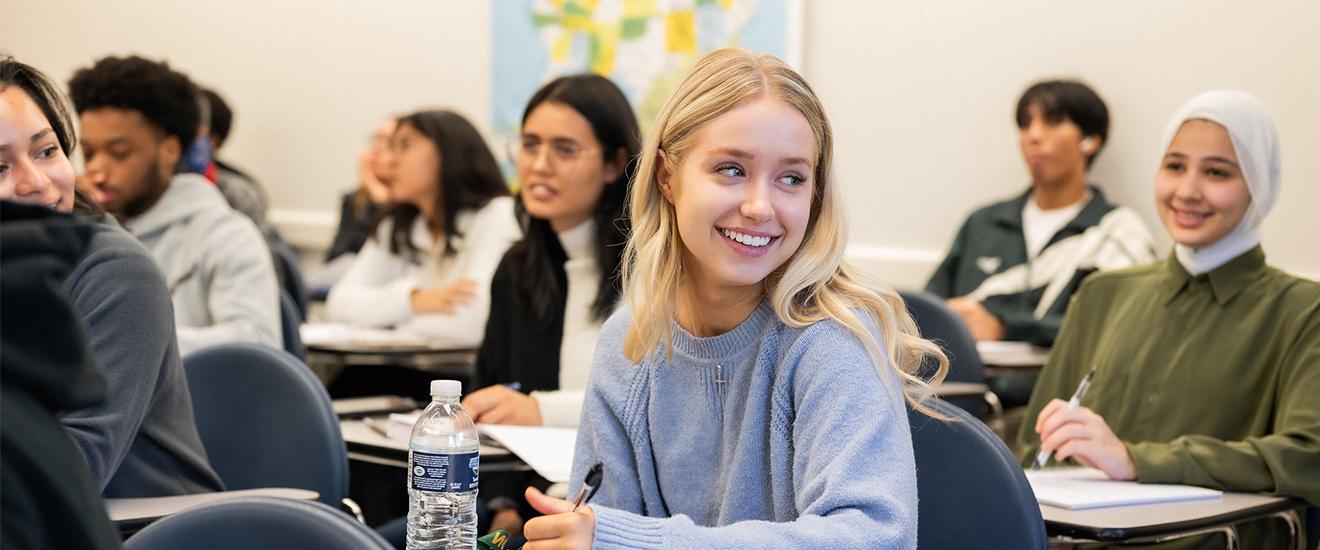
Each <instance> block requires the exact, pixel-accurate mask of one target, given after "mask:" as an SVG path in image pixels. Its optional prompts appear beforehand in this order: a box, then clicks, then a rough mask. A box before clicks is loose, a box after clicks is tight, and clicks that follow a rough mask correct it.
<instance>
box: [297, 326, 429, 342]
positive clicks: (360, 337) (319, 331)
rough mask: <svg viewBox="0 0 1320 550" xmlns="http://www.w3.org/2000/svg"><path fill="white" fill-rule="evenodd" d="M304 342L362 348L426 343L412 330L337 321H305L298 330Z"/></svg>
mask: <svg viewBox="0 0 1320 550" xmlns="http://www.w3.org/2000/svg"><path fill="white" fill-rule="evenodd" d="M299 335H300V336H301V337H302V341H303V343H304V344H307V345H309V346H335V345H348V346H359V347H363V348H371V347H391V346H417V347H423V346H426V345H428V342H427V340H426V339H425V338H423V337H421V336H419V335H417V334H414V333H412V332H408V331H404V330H397V329H384V328H369V327H357V326H352V325H342V324H337V323H307V324H304V325H302V327H300V330H299Z"/></svg>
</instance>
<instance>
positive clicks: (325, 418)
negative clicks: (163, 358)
mask: <svg viewBox="0 0 1320 550" xmlns="http://www.w3.org/2000/svg"><path fill="white" fill-rule="evenodd" d="M183 366H184V370H185V371H186V373H187V378H188V391H189V392H190V393H191V394H192V402H193V414H194V416H195V418H196V420H197V432H198V435H200V436H201V439H202V446H203V447H205V448H206V454H207V456H208V457H209V459H210V462H211V467H212V468H214V469H215V472H216V474H219V476H220V480H221V481H223V482H224V484H225V487H226V488H227V489H230V490H233V489H254V488H260V487H292V488H297V489H308V490H311V491H316V492H318V493H320V495H321V502H323V503H325V504H328V505H330V506H332V507H335V508H339V507H340V506H345V507H347V508H348V509H349V510H350V511H353V512H354V513H358V512H359V511H358V510H357V505H356V504H355V503H353V502H352V501H351V500H350V499H347V498H345V497H346V496H347V493H348V451H347V448H346V447H345V445H344V438H343V435H342V434H340V432H339V420H338V417H336V416H335V411H334V408H333V407H332V406H331V404H330V396H329V395H328V394H326V391H325V387H324V386H322V385H321V382H320V381H319V380H317V378H316V376H315V375H313V374H312V371H311V369H309V368H307V365H305V364H303V363H302V362H301V361H299V360H297V359H296V358H294V357H293V356H292V355H289V354H288V353H287V352H284V351H282V350H278V349H274V348H271V347H268V346H262V345H257V344H248V343H236V344H224V345H219V346H214V347H209V348H205V349H202V350H198V351H196V352H194V353H191V354H188V356H186V357H184V358H183ZM358 515H359V516H360V513H358Z"/></svg>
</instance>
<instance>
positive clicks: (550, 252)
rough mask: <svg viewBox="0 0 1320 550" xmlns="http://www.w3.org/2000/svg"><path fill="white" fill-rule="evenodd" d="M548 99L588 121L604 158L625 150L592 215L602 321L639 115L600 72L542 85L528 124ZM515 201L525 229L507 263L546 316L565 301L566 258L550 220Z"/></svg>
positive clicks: (611, 300) (620, 244) (622, 235)
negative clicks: (560, 273) (616, 174)
mask: <svg viewBox="0 0 1320 550" xmlns="http://www.w3.org/2000/svg"><path fill="white" fill-rule="evenodd" d="M545 103H558V104H560V105H565V106H567V107H568V108H570V109H573V111H575V112H577V114H579V115H582V118H585V119H587V122H588V123H590V124H591V131H592V133H593V134H595V137H596V141H599V142H600V146H601V156H602V158H603V159H604V160H606V161H612V160H614V158H615V157H616V156H617V155H618V152H619V151H624V152H625V153H626V160H625V161H624V163H625V164H624V166H621V167H620V170H619V177H617V178H615V179H614V181H612V182H610V184H609V185H606V186H605V189H604V190H603V191H601V193H600V200H599V201H598V202H597V203H596V212H595V213H594V214H593V215H592V219H593V220H594V222H595V224H596V227H595V235H593V236H592V245H593V248H594V249H595V252H596V268H597V269H599V270H600V274H601V278H600V283H599V287H598V288H597V290H596V299H595V300H594V301H593V302H592V305H591V311H592V313H593V315H594V316H595V317H596V319H597V320H600V321H603V320H605V318H606V317H609V315H610V313H611V312H613V311H614V306H615V304H616V303H618V301H619V295H620V292H619V286H620V285H619V265H620V264H621V263H622V262H623V248H624V244H625V243H626V242H627V240H628V231H629V230H630V229H631V224H630V223H629V219H628V208H627V198H628V187H629V182H630V181H632V175H633V171H634V169H635V165H636V162H637V154H638V152H639V151H640V150H641V138H640V136H639V135H638V131H637V117H636V115H634V114H633V110H632V107H631V106H629V105H628V98H627V97H626V96H624V95H623V91H622V90H620V89H619V87H618V86H615V85H614V83H613V82H611V81H610V79H608V78H605V77H603V76H600V75H596V74H579V75H571V76H563V77H559V78H556V79H554V80H552V81H550V82H549V83H547V84H546V85H544V86H542V87H541V89H540V90H537V91H536V93H535V94H534V95H532V98H531V99H530V100H528V101H527V108H526V109H524V110H523V117H522V121H523V123H524V124H526V123H527V118H528V117H530V116H532V111H535V110H536V108H537V107H540V106H541V105H542V104H545ZM517 201H518V202H517V205H518V208H517V212H518V217H519V218H520V221H521V222H522V225H523V227H524V228H526V230H525V234H524V237H523V239H522V240H521V241H519V242H517V243H516V244H514V245H513V247H512V248H510V249H509V252H508V256H509V261H511V262H512V265H514V266H516V267H517V268H518V276H517V277H516V281H517V285H518V286H519V288H520V290H521V291H522V292H523V294H525V295H527V297H528V299H529V301H530V303H531V304H532V306H533V308H534V309H535V310H536V314H537V316H538V317H539V318H541V319H542V320H545V318H546V317H547V315H548V314H549V312H550V309H551V306H552V304H553V303H559V302H562V301H563V297H564V296H566V295H567V292H568V291H567V285H566V284H565V283H563V282H562V281H561V280H560V279H559V278H558V277H557V276H556V272H557V271H562V270H563V267H562V264H563V262H564V258H565V257H566V256H564V252H563V251H562V248H561V246H560V244H559V237H558V235H556V234H555V232H554V229H553V228H551V227H550V222H549V221H546V220H540V219H536V218H533V217H531V216H530V215H529V214H527V211H526V209H525V208H524V207H523V203H522V197H521V196H519V197H518V199H517ZM556 263H558V264H559V265H556Z"/></svg>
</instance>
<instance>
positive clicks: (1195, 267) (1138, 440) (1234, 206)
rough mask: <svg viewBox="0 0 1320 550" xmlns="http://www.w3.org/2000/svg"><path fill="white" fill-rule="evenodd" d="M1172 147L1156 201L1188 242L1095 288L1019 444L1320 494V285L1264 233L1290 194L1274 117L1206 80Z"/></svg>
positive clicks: (1026, 452) (1145, 474)
mask: <svg viewBox="0 0 1320 550" xmlns="http://www.w3.org/2000/svg"><path fill="white" fill-rule="evenodd" d="M1165 144H1166V147H1165V153H1164V157H1163V159H1162V160H1161V164H1160V169H1159V171H1158V173H1157V174H1156V178H1155V198H1156V206H1157V207H1158V210H1159V214H1160V218H1161V221H1162V222H1163V225H1164V228H1165V230H1166V231H1168V233H1169V236H1170V237H1172V238H1173V240H1174V241H1175V243H1176V245H1175V247H1174V252H1173V253H1172V254H1170V256H1169V258H1168V260H1167V261H1164V262H1160V263H1155V264H1150V265H1147V266H1142V267H1137V268H1133V269H1128V270H1123V271H1114V272H1108V273H1101V274H1097V275H1095V276H1092V277H1091V278H1090V279H1088V280H1087V282H1086V283H1085V284H1083V286H1082V288H1081V290H1080V291H1079V292H1078V294H1077V295H1076V298H1075V301H1074V303H1073V304H1072V306H1071V307H1070V308H1069V309H1068V315H1067V318H1066V319H1065V321H1064V324H1063V327H1062V330H1061V331H1060V333H1059V338H1058V341H1057V342H1056V343H1055V346H1054V349H1053V351H1052V352H1051V353H1050V362H1049V364H1048V365H1046V366H1045V368H1044V370H1043V371H1042V373H1041V377H1040V381H1039V382H1038V383H1037V386H1036V390H1035V393H1034V394H1033V395H1032V398H1031V403H1030V405H1028V409H1027V416H1026V418H1028V419H1031V418H1035V419H1036V420H1035V422H1034V424H1033V423H1031V422H1027V423H1024V424H1023V426H1022V429H1021V431H1020V432H1019V433H1018V438H1017V449H1018V454H1019V456H1020V457H1021V458H1022V460H1023V463H1024V464H1031V463H1032V462H1034V461H1035V457H1036V455H1037V453H1038V451H1042V450H1044V451H1052V452H1053V458H1054V459H1055V460H1066V459H1072V460H1073V461H1076V462H1077V463H1080V464H1082V465H1085V466H1091V467H1095V468H1099V469H1100V470H1103V471H1104V472H1105V473H1106V474H1108V475H1109V477H1111V478H1114V479H1128V480H1137V481H1140V482H1146V483H1184V484H1190V485H1200V486H1205V487H1212V488H1216V489H1222V490H1227V491H1245V492H1264V493H1274V494H1281V495H1289V496H1295V497H1300V498H1303V499H1305V500H1307V501H1308V502H1310V503H1311V504H1312V505H1320V399H1317V396H1320V284H1317V283H1316V282H1314V281H1309V280H1305V279H1301V278H1298V277H1294V276H1292V275H1289V274H1287V273H1284V272H1282V271H1280V270H1278V269H1275V268H1272V267H1269V266H1267V265H1266V264H1265V253H1264V251H1263V250H1262V249H1261V247H1260V236H1259V233H1258V229H1259V227H1260V224H1261V222H1262V221H1263V220H1264V218H1265V216H1266V215H1267V214H1268V213H1269V211H1270V208H1271V207H1272V206H1273V205H1274V202H1275V199H1276V197H1277V196H1278V194H1279V174H1280V172H1279V147H1278V139H1277V137H1276V135H1275V130H1274V123H1273V122H1272V121H1271V119H1270V118H1269V115H1268V114H1266V112H1265V109H1264V107H1263V106H1262V105H1261V103H1260V102H1259V101H1258V100H1256V99H1255V98H1254V97H1252V96H1250V95H1248V94H1245V93H1242V92H1238V91H1233V90H1218V91H1212V92H1206V93H1203V94H1201V95H1198V96H1196V97H1195V98H1192V99H1191V100H1190V101H1188V102H1187V104H1186V105H1184V106H1183V108H1182V109H1180V110H1179V112H1178V114H1177V115H1175V116H1174V118H1173V120H1172V122H1171V123H1170V125H1169V129H1168V131H1167V132H1166V137H1165ZM1091 369H1095V376H1094V381H1093V383H1092V385H1091V387H1090V390H1089V391H1088V392H1087V393H1086V395H1085V397H1083V398H1082V400H1081V403H1082V406H1081V407H1078V408H1076V409H1071V410H1070V409H1069V407H1068V403H1067V401H1066V400H1067V399H1068V397H1069V396H1070V395H1071V394H1072V393H1073V391H1074V389H1075V388H1076V387H1077V385H1078V383H1079V382H1080V381H1081V380H1082V378H1083V377H1085V375H1086V373H1087V372H1088V371H1090V370H1091ZM1042 442H1043V443H1042ZM1240 531H1241V534H1242V536H1243V545H1244V547H1247V548H1276V547H1282V546H1279V545H1280V544H1281V541H1282V540H1286V537H1287V531H1286V529H1282V527H1281V526H1278V525H1274V524H1261V525H1250V526H1244V527H1243V528H1241V529H1240ZM1280 537H1282V538H1280ZM1209 540H1210V541H1213V542H1210V543H1211V544H1218V545H1219V546H1220V547H1222V544H1223V542H1222V540H1219V541H1214V539H1209ZM1199 543H1200V544H1206V543H1207V541H1206V540H1202V541H1200V542H1199Z"/></svg>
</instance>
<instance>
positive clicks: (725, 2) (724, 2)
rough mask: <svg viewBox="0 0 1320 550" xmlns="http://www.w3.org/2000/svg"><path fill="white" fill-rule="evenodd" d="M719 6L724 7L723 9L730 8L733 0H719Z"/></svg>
mask: <svg viewBox="0 0 1320 550" xmlns="http://www.w3.org/2000/svg"><path fill="white" fill-rule="evenodd" d="M720 7H721V8H724V9H726V10H727V9H729V8H732V7H733V0H720Z"/></svg>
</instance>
